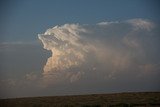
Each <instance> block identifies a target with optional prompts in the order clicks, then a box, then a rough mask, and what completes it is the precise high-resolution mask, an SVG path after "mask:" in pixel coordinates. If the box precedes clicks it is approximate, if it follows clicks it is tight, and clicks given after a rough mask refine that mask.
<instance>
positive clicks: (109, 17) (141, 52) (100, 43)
mask: <svg viewBox="0 0 160 107" xmlns="http://www.w3.org/2000/svg"><path fill="white" fill-rule="evenodd" d="M159 6H160V2H159V1H158V0H118V1H117V0H34V1H33V0H27V1H26V0H15V1H10V0H6V1H1V3H0V13H1V14H0V23H1V24H0V33H1V36H0V98H10V97H13V98H14V97H27V96H54V95H73V94H92V93H111V92H128V91H131V92H132V91H159V90H160V87H159V86H158V85H159V84H158V83H159V81H160V79H159V78H158V75H160V67H159V66H160V60H159V59H160V56H159V55H158V53H159V52H160V43H159V41H160V37H159V34H160V25H159V24H160V23H159V22H160V12H159Z"/></svg>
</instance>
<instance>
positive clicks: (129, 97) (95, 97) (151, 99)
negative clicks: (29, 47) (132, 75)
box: [0, 92, 160, 107]
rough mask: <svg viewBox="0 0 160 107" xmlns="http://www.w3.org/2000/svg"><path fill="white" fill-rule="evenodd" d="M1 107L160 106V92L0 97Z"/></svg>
mask: <svg viewBox="0 0 160 107" xmlns="http://www.w3.org/2000/svg"><path fill="white" fill-rule="evenodd" d="M0 107H160V92H139V93H133V92H132V93H115V94H92V95H75V96H53V97H33V98H32V97H31V98H14V99H0Z"/></svg>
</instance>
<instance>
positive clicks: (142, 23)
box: [127, 19, 155, 31]
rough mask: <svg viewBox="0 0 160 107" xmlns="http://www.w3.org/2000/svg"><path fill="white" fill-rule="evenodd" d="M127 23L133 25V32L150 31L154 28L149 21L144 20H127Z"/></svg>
mask: <svg viewBox="0 0 160 107" xmlns="http://www.w3.org/2000/svg"><path fill="white" fill-rule="evenodd" d="M127 22H128V23H130V24H131V25H133V26H134V27H135V28H134V29H135V30H138V29H144V30H145V29H146V30H148V31H150V30H151V29H153V27H154V26H155V25H154V23H153V22H151V21H149V20H144V19H131V20H128V21H127Z"/></svg>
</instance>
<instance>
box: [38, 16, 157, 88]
mask: <svg viewBox="0 0 160 107" xmlns="http://www.w3.org/2000/svg"><path fill="white" fill-rule="evenodd" d="M157 26H158V25H156V24H155V23H153V22H152V21H150V20H145V19H131V20H126V21H121V22H119V21H115V22H100V23H97V24H95V25H88V24H64V25H61V26H59V25H57V26H55V27H53V28H50V29H47V31H46V32H45V33H44V34H39V35H38V38H39V39H40V40H41V42H42V43H43V46H44V49H46V50H49V51H51V52H52V55H51V56H50V57H49V58H48V60H47V62H46V64H45V65H44V69H43V70H44V71H43V74H42V75H43V77H42V80H43V82H44V83H45V84H48V85H49V84H56V83H59V82H63V81H69V82H71V83H73V82H76V81H81V80H82V81H83V79H84V80H86V81H92V82H93V81H94V82H95V81H105V80H112V79H117V80H118V79H120V78H121V79H122V78H123V79H124V78H130V79H138V78H143V77H145V76H149V75H152V76H155V75H157V74H159V71H160V67H159V66H160V62H159V60H158V59H157V58H159V55H158V54H157V52H158V50H159V46H160V43H159V41H158V40H159V39H160V37H159V35H158V34H157V33H155V32H157V31H158V27H157ZM133 77H134V78H133ZM86 78H88V80H87V79H86ZM93 78H94V79H93ZM92 79H93V80H92Z"/></svg>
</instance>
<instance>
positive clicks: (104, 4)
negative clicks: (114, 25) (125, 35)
mask: <svg viewBox="0 0 160 107" xmlns="http://www.w3.org/2000/svg"><path fill="white" fill-rule="evenodd" d="M159 4H160V2H159V1H158V0H154V1H152V0H118V1H117V0H100V1H97V0H67V1H66V0H61V1H59V0H47V1H44V0H38V1H37V0H34V1H32V0H29V1H26V0H15V1H10V0H6V1H4V2H1V20H0V21H1V23H2V24H1V25H0V27H1V29H3V30H2V31H1V32H2V33H1V35H2V37H5V40H4V41H33V40H36V39H37V38H36V37H37V33H40V32H44V31H45V30H46V29H47V28H49V27H53V26H55V25H61V24H65V23H81V24H95V23H98V22H102V21H117V20H119V21H120V20H126V19H132V18H145V19H151V20H156V21H157V20H158V21H159V19H160V14H159ZM0 40H1V41H2V40H3V39H0Z"/></svg>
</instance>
